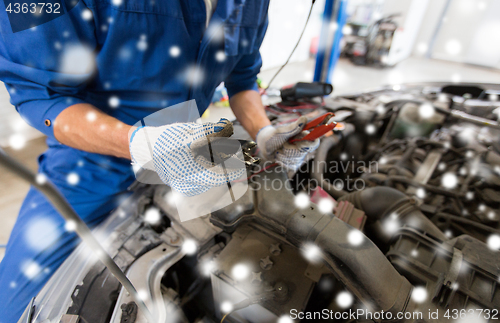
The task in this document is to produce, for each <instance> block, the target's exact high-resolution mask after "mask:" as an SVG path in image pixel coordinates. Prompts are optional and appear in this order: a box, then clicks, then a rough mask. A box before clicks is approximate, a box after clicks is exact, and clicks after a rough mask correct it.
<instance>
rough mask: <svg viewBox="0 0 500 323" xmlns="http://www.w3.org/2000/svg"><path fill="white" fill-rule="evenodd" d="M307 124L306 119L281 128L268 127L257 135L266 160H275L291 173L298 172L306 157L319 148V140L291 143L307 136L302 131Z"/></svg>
mask: <svg viewBox="0 0 500 323" xmlns="http://www.w3.org/2000/svg"><path fill="white" fill-rule="evenodd" d="M306 123H307V118H306V117H300V118H299V119H297V120H296V121H294V122H292V123H288V124H284V125H280V126H272V125H269V126H266V127H264V128H262V129H260V130H259V132H258V133H257V138H256V141H257V145H258V146H259V149H260V150H261V152H262V155H263V156H264V158H266V159H270V160H271V159H274V160H276V162H278V163H279V164H281V165H282V166H283V167H285V168H286V169H287V170H289V171H297V170H298V169H299V167H300V166H301V165H302V163H303V162H304V158H305V157H306V155H307V154H308V153H310V152H312V151H314V150H316V148H318V146H319V139H316V140H314V141H299V142H296V143H293V144H291V143H289V142H288V140H289V139H290V138H292V137H294V136H297V135H298V136H299V137H300V136H305V135H306V134H307V132H306V131H302V129H303V128H304V126H305V125H306Z"/></svg>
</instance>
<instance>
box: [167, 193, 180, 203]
mask: <svg viewBox="0 0 500 323" xmlns="http://www.w3.org/2000/svg"><path fill="white" fill-rule="evenodd" d="M179 197H180V195H178V194H176V193H175V192H174V191H170V192H168V193H167V194H166V195H165V200H166V201H167V203H168V205H170V206H176V203H177V201H178V200H179Z"/></svg>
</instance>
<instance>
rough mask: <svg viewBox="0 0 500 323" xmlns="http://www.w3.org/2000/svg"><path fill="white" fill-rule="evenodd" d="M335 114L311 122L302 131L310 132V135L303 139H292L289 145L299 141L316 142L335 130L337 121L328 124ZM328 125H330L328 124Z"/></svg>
mask: <svg viewBox="0 0 500 323" xmlns="http://www.w3.org/2000/svg"><path fill="white" fill-rule="evenodd" d="M334 115H335V114H334V113H332V112H328V113H325V114H324V115H322V116H320V117H318V118H316V119H314V120H312V121H309V122H308V123H307V124H306V125H305V127H304V129H302V130H308V131H309V133H308V134H307V135H305V136H304V137H302V138H296V137H297V136H295V137H293V138H292V139H290V140H288V142H289V143H294V142H299V141H305V140H306V141H314V140H316V139H318V138H320V137H322V136H323V135H325V134H326V133H327V132H328V131H330V130H333V128H335V126H336V125H337V123H336V122H335V121H333V122H331V123H328V121H330V119H331V118H332V117H333V116H334ZM327 123H328V124H327Z"/></svg>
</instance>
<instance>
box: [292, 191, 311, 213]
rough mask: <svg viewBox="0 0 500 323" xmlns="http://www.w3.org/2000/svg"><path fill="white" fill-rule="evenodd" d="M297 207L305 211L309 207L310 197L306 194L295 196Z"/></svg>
mask: <svg viewBox="0 0 500 323" xmlns="http://www.w3.org/2000/svg"><path fill="white" fill-rule="evenodd" d="M295 206H296V207H298V208H300V209H305V208H306V207H308V206H309V196H308V195H307V194H306V193H304V192H301V193H299V194H297V195H295Z"/></svg>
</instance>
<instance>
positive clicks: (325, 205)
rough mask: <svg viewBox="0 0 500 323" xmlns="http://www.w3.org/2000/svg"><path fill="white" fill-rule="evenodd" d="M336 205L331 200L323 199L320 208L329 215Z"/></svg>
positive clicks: (319, 203)
mask: <svg viewBox="0 0 500 323" xmlns="http://www.w3.org/2000/svg"><path fill="white" fill-rule="evenodd" d="M334 206H335V204H334V203H333V201H332V200H330V199H329V198H322V199H321V200H319V202H318V208H319V210H320V211H321V212H323V213H328V212H332V211H333V207H334Z"/></svg>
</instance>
